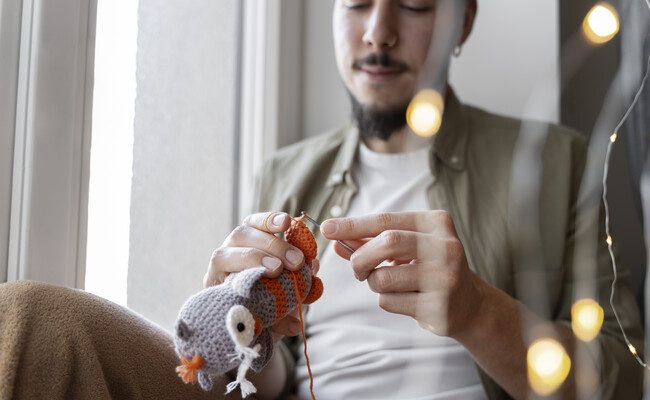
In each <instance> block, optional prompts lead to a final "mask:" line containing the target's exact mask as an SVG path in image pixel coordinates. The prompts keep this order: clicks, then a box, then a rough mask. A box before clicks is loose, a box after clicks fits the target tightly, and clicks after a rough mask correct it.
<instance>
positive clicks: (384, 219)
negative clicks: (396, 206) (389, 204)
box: [377, 213, 394, 230]
mask: <svg viewBox="0 0 650 400" xmlns="http://www.w3.org/2000/svg"><path fill="white" fill-rule="evenodd" d="M393 220H394V218H393V215H392V214H391V213H379V214H377V223H378V224H379V227H380V228H381V229H382V230H386V229H390V227H392V226H393Z"/></svg>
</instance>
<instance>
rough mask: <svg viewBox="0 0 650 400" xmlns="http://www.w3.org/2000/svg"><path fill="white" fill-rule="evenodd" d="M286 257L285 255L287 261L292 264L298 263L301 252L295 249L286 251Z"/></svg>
mask: <svg viewBox="0 0 650 400" xmlns="http://www.w3.org/2000/svg"><path fill="white" fill-rule="evenodd" d="M286 257H287V261H289V262H290V263H291V264H293V265H298V264H300V263H301V262H302V253H300V252H298V251H295V250H289V251H287V254H286Z"/></svg>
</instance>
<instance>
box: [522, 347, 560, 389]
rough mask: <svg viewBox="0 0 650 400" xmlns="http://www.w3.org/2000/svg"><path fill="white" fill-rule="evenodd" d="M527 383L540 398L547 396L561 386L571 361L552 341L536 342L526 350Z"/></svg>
mask: <svg viewBox="0 0 650 400" xmlns="http://www.w3.org/2000/svg"><path fill="white" fill-rule="evenodd" d="M526 360H527V364H528V382H529V383H530V387H531V388H532V389H533V390H534V391H535V393H537V394H538V395H540V396H548V395H550V394H551V393H553V392H554V391H555V390H557V388H559V387H560V385H562V383H563V382H564V381H565V380H566V377H567V376H568V375H569V371H570V370H571V359H570V358H569V356H568V355H567V353H566V351H565V350H564V347H562V345H561V344H560V343H559V342H557V341H556V340H554V339H550V338H543V339H539V340H536V341H535V342H534V343H533V344H532V345H530V347H529V348H528V353H527V355H526Z"/></svg>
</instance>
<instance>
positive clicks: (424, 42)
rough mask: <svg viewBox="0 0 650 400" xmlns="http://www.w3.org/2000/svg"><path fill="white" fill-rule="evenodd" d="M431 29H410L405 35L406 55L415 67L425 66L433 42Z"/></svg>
mask: <svg viewBox="0 0 650 400" xmlns="http://www.w3.org/2000/svg"><path fill="white" fill-rule="evenodd" d="M432 33H433V32H432V31H431V30H430V29H409V30H408V31H407V32H405V33H404V35H403V37H404V38H405V41H404V43H403V45H404V46H405V47H406V49H405V50H406V53H407V54H408V55H409V58H411V60H412V61H411V62H412V65H413V66H423V65H424V63H425V62H426V59H427V55H428V54H429V47H430V44H431V40H432V37H431V35H432Z"/></svg>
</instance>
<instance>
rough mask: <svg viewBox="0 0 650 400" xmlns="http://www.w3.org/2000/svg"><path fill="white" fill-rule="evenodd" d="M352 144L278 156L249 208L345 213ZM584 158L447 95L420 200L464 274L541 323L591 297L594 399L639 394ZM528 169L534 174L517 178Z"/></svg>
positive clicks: (626, 316) (576, 138) (625, 303)
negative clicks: (449, 235) (461, 258)
mask: <svg viewBox="0 0 650 400" xmlns="http://www.w3.org/2000/svg"><path fill="white" fill-rule="evenodd" d="M518 139H520V140H518ZM358 143H359V134H358V131H357V129H356V128H354V127H348V128H344V129H340V130H336V131H332V132H329V133H326V134H323V135H320V136H317V137H314V138H311V139H308V140H305V141H302V142H300V143H297V144H294V145H291V146H289V147H286V148H284V149H282V150H280V151H279V152H277V154H275V156H274V157H272V158H271V159H270V160H269V161H268V162H267V163H266V164H265V167H264V168H263V170H262V172H261V174H260V176H259V178H258V182H257V188H256V194H257V195H256V204H255V208H256V210H258V211H271V210H275V211H285V212H288V213H290V214H291V215H299V213H300V212H301V211H306V212H307V213H308V214H309V215H310V216H312V217H313V218H315V219H317V220H319V221H323V220H325V219H327V218H330V217H332V216H338V214H339V213H341V212H342V213H343V215H345V212H346V211H347V209H348V207H349V205H350V200H351V199H352V198H353V196H354V194H355V192H356V188H357V184H358V183H356V182H354V181H353V179H352V176H351V173H350V170H351V167H352V165H353V162H354V159H355V155H356V153H357V147H358ZM536 146H537V147H536ZM536 149H537V151H536ZM585 159H586V142H585V140H584V139H583V138H582V137H581V136H580V135H579V134H577V133H575V132H573V131H571V130H568V129H566V128H562V127H559V126H554V125H548V124H543V123H535V122H522V121H518V120H514V119H509V118H505V117H501V116H496V115H493V114H489V113H487V112H484V111H482V110H479V109H476V108H473V107H470V106H466V105H463V104H461V103H460V102H459V101H458V100H457V99H456V97H455V96H454V94H453V92H451V93H450V94H449V96H448V99H447V103H446V111H445V119H444V122H443V125H442V127H441V130H440V132H439V133H438V134H437V136H436V138H435V141H434V144H433V146H432V147H431V152H430V163H429V167H430V170H431V174H432V176H433V178H434V179H433V180H434V182H433V184H432V185H431V186H430V187H429V188H428V189H427V194H428V201H429V205H430V206H431V207H432V208H436V209H444V210H446V211H448V212H449V213H450V214H451V216H452V218H453V220H454V221H455V225H456V229H457V232H458V236H459V238H460V240H461V241H462V243H463V245H464V248H465V252H466V256H467V260H468V262H469V266H470V268H471V269H472V270H473V271H474V272H475V273H476V274H478V275H479V276H480V277H481V278H482V279H484V280H485V281H487V282H489V283H490V284H492V285H494V286H496V287H498V288H500V289H502V290H503V291H505V292H507V293H508V294H510V295H511V296H513V297H515V298H517V299H518V300H520V301H521V302H522V303H524V304H525V305H526V306H527V307H528V308H529V309H530V310H531V311H533V312H535V313H537V314H539V315H540V316H541V317H544V318H547V319H552V320H556V321H559V322H560V323H566V324H570V321H571V305H572V304H573V302H574V301H575V300H576V299H577V298H580V297H583V296H588V297H594V298H596V299H598V301H600V303H601V304H602V306H603V308H604V309H605V322H604V325H603V328H602V331H601V334H600V335H599V336H598V338H597V339H596V340H594V341H593V342H592V343H593V344H591V346H590V351H592V353H593V354H592V355H593V357H600V364H599V365H600V366H601V376H600V379H601V386H600V388H601V390H600V393H599V395H600V396H601V398H603V399H609V398H612V399H614V398H615V399H633V398H640V395H641V387H642V384H641V380H642V369H641V368H639V367H638V365H636V364H635V361H634V359H633V357H632V355H631V354H630V353H629V351H628V350H627V346H626V344H625V342H624V341H623V339H622V335H621V334H620V331H619V329H618V326H617V324H616V321H615V317H614V315H613V313H612V311H611V308H610V307H609V305H608V300H609V294H610V285H611V281H612V278H613V275H612V267H611V263H610V260H609V255H608V253H607V249H606V247H605V246H601V245H600V244H603V243H604V236H603V233H602V229H599V227H600V225H602V224H600V223H599V221H600V220H599V216H598V209H599V203H598V201H597V199H598V196H597V195H598V193H587V194H583V195H581V192H580V190H579V187H580V182H581V177H582V175H583V171H584V165H585ZM515 162H516V163H515ZM535 165H538V166H539V167H540V168H539V169H538V171H541V172H539V173H533V174H525V173H522V171H526V168H528V167H531V166H532V168H533V169H532V170H533V171H534V170H535V169H534V167H535ZM516 189H520V190H516ZM579 199H582V200H579ZM581 210H582V211H581ZM333 214H334V215H333ZM578 215H581V216H582V217H577V216H578ZM578 220H580V221H582V222H580V223H578V222H576V221H578ZM596 235H598V237H596ZM581 238H582V239H581ZM317 241H318V244H319V251H322V250H323V249H325V247H326V240H325V239H324V238H323V237H322V236H321V235H320V233H319V232H318V233H317ZM323 268H327V266H323ZM620 275H625V271H623V270H621V271H619V276H620ZM325 290H336V289H335V288H325ZM617 294H618V295H617V299H616V304H617V311H618V312H619V316H620V317H621V321H622V323H623V325H624V326H625V327H626V330H627V334H628V337H629V338H630V339H631V340H632V342H633V343H634V345H635V346H636V348H637V349H638V351H639V353H640V354H643V350H642V348H643V347H642V336H643V334H642V330H641V327H640V322H639V316H638V309H637V307H636V304H635V301H634V297H633V295H632V294H631V292H630V290H629V289H628V288H627V287H626V286H624V285H623V284H619V285H618V288H617ZM525 336H526V335H525ZM527 338H528V339H531V338H530V337H527ZM479 373H480V376H481V380H482V382H483V385H484V387H485V391H486V393H487V394H488V396H489V398H490V399H503V398H509V396H508V395H507V394H506V393H505V391H503V390H502V389H501V388H500V387H499V386H498V385H497V384H496V383H495V382H494V381H493V380H491V379H490V377H489V376H488V375H487V374H486V373H484V372H483V371H482V370H481V369H480V368H479Z"/></svg>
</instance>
